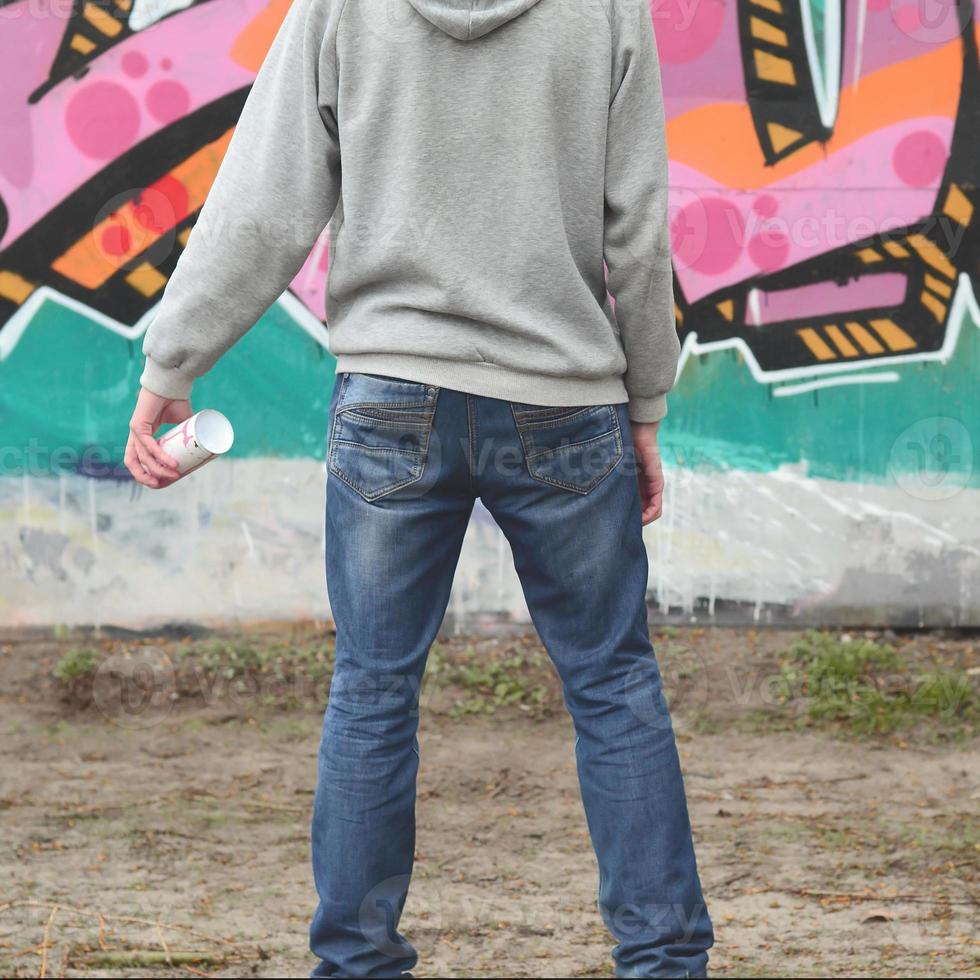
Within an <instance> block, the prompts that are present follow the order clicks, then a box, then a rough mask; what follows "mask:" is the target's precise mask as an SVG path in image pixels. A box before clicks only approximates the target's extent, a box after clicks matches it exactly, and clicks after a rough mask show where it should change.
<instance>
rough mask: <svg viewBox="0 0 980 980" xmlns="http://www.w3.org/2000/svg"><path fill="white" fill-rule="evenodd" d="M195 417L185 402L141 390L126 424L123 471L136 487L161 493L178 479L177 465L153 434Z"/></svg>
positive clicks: (144, 389) (184, 400)
mask: <svg viewBox="0 0 980 980" xmlns="http://www.w3.org/2000/svg"><path fill="white" fill-rule="evenodd" d="M193 414H194V413H193V412H192V411H191V403H190V402H189V401H187V400H186V399H183V400H175V399H172V398H164V397H163V396H162V395H156V394H154V393H153V392H152V391H148V390H147V389H146V388H141V389H140V393H139V398H137V399H136V410H135V411H134V412H133V417H132V419H130V422H129V441H128V442H127V443H126V455H125V457H124V460H125V463H126V468H127V469H128V470H129V472H130V473H132V474H133V477H134V479H135V480H136V482H137V483H142V484H143V486H145V487H152V488H153V489H154V490H161V489H163V487H168V486H170V484H171V483H173V482H174V481H175V480H178V479H180V473H179V472H178V471H177V461H176V460H175V459H174V458H173V456H170V455H169V454H167V453H166V452H164V451H163V450H162V449H161V448H160V446H159V444H158V443H157V441H156V439H154V438H153V434H154V433H155V432H156V431H157V429H159V428H160V426H161V425H164V424H166V423H169V422H172V423H177V422H183V421H184V420H185V419H189V418H190V417H191V415H193Z"/></svg>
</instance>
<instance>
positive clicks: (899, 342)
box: [871, 317, 917, 351]
mask: <svg viewBox="0 0 980 980" xmlns="http://www.w3.org/2000/svg"><path fill="white" fill-rule="evenodd" d="M871 326H872V327H874V328H875V330H877V331H878V336H879V337H881V339H882V340H883V341H884V342H885V344H886V345H887V347H888V349H889V350H893V351H898V350H915V348H916V346H917V345H916V343H915V341H914V340H913V339H912V338H911V337H910V336H909V335H908V334H907V333H906V332H905V331H904V330H903V329H902V328H901V327H900V326H899V325H898V324H897V323H895V321H894V320H889V319H888V318H887V317H885V318H883V319H881V320H872V321H871Z"/></svg>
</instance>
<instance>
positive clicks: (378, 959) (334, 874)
mask: <svg viewBox="0 0 980 980" xmlns="http://www.w3.org/2000/svg"><path fill="white" fill-rule="evenodd" d="M528 395H529V396H532V395H533V391H529V392H528ZM632 460H633V456H632V442H631V439H630V423H629V417H628V415H627V412H626V406H625V405H621V404H619V405H594V406H585V407H579V408H554V407H543V406H540V405H534V404H530V403H528V404H525V403H517V402H507V401H499V400H497V399H494V398H487V397H482V396H476V395H467V394H463V393H461V392H458V391H452V390H449V389H447V388H437V387H433V386H431V385H425V384H418V383H415V382H408V381H401V380H396V379H393V378H381V377H378V376H375V375H368V374H341V375H339V376H338V378H337V384H336V388H335V390H334V394H333V398H332V400H331V405H330V438H329V447H328V460H327V470H328V477H327V506H326V544H327V556H326V564H327V586H328V592H329V596H330V605H331V609H332V611H333V616H334V620H335V622H336V625H337V663H336V670H335V673H334V676H333V681H332V683H331V687H330V700H329V705H328V707H327V710H326V714H325V717H324V722H323V737H322V742H321V746H320V755H319V779H318V785H317V792H316V797H315V802H314V812H313V823H312V834H313V872H314V878H315V881H316V887H317V892H318V894H319V898H320V903H319V907H318V908H317V911H316V914H315V916H314V918H313V922H312V925H311V928H310V947H311V949H312V950H313V952H314V954H316V956H318V957H319V959H320V962H319V964H318V966H317V967H316V968H315V969H314V971H313V972H312V974H311V976H314V977H401V976H404V975H406V974H408V971H410V970H411V969H412V967H413V966H414V965H415V963H416V960H417V957H416V954H415V950H414V949H413V947H412V946H411V945H410V944H409V942H408V941H407V940H406V939H405V938H404V937H403V936H402V935H401V934H400V933H399V932H398V922H399V917H400V915H401V911H402V908H403V906H404V904H405V899H406V895H407V892H408V885H409V879H410V877H411V874H412V859H413V855H414V849H415V777H416V773H417V770H418V762H419V757H418V748H419V746H418V741H417V738H416V730H417V726H418V702H419V691H420V686H421V681H422V674H423V670H424V668H425V662H426V657H427V655H428V651H429V646H430V645H431V643H432V641H433V639H434V638H435V636H436V633H437V631H438V629H439V627H440V625H441V623H442V619H443V616H444V614H445V611H446V606H447V603H448V601H449V594H450V588H451V586H452V582H453V574H454V572H455V569H456V564H457V560H458V558H459V553H460V547H461V545H462V542H463V535H464V532H465V531H466V526H467V522H468V520H469V517H470V512H471V510H472V508H473V504H474V501H475V500H476V498H477V497H479V498H480V499H481V500H482V501H483V503H484V505H485V506H486V508H487V509H488V510H489V511H490V513H491V514H492V515H493V517H494V519H495V520H496V522H497V524H499V525H500V528H501V529H502V530H503V533H504V534H505V535H506V536H507V540H508V541H509V542H510V545H511V548H512V550H513V554H514V562H515V565H516V567H517V572H518V574H519V576H520V580H521V584H522V586H523V589H524V594H525V597H526V599H527V604H528V608H529V610H530V613H531V617H532V620H533V622H534V625H535V627H536V628H537V630H538V633H539V634H540V636H541V639H542V641H543V642H544V645H545V647H546V648H547V650H548V653H549V655H550V657H551V659H552V660H553V662H554V664H555V667H556V668H557V670H558V673H559V676H560V678H561V681H562V687H563V692H564V698H565V704H566V705H567V707H568V710H569V712H570V713H571V717H572V720H573V722H574V727H575V733H576V736H577V737H576V739H575V755H576V761H577V766H578V776H579V783H580V786H581V792H582V799H583V802H584V805H585V812H586V816H587V820H588V826H589V831H590V834H591V837H592V844H593V847H594V848H595V853H596V856H597V858H598V864H599V908H600V911H601V914H602V916H603V918H604V920H605V922H606V924H607V926H608V928H609V930H610V931H611V932H612V934H613V935H614V936H615V937H616V939H617V940H618V945H616V947H615V949H614V950H613V956H614V959H615V963H616V972H617V975H618V976H620V977H697V976H704V975H706V967H707V961H708V954H707V950H708V948H709V947H710V946H711V945H712V927H711V920H710V918H709V916H708V912H707V909H706V907H705V902H704V898H703V896H702V892H701V886H700V882H699V880H698V872H697V866H696V862H695V857H694V848H693V844H692V841H691V827H690V823H689V820H688V812H687V804H686V800H685V796H684V786H683V781H682V778H681V770H680V765H679V763H678V757H677V748H676V745H675V741H674V733H673V729H672V726H671V721H670V715H669V713H668V710H667V705H666V703H665V701H664V699H663V695H662V693H661V683H660V674H659V671H658V669H657V663H656V660H655V658H654V654H653V648H652V646H651V644H650V637H649V630H648V626H647V609H646V603H645V597H646V586H647V555H646V549H645V547H644V543H643V538H642V534H641V522H640V500H639V493H638V488H637V480H636V474H635V467H634V466H633V462H632Z"/></svg>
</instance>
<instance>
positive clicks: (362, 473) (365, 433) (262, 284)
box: [127, 0, 712, 977]
mask: <svg viewBox="0 0 980 980" xmlns="http://www.w3.org/2000/svg"><path fill="white" fill-rule="evenodd" d="M342 173H343V176H341V174H342ZM328 222H329V232H330V241H331V244H332V254H331V265H330V272H329V282H328V290H327V299H326V315H327V322H328V325H329V341H330V348H331V351H332V353H333V354H334V355H335V356H336V358H337V379H336V385H335V388H334V392H333V398H332V402H331V406H330V419H329V424H330V438H329V447H328V453H327V470H328V479H327V508H326V523H327V583H328V590H329V596H330V603H331V610H332V613H333V616H334V619H335V621H336V624H337V664H336V671H335V675H334V678H333V681H332V685H331V689H330V698H329V706H328V708H327V711H326V715H325V718H324V727H323V739H322V743H321V750H320V757H319V782H318V788H317V794H316V800H315V804H314V815H313V828H312V835H313V867H314V876H315V880H316V886H317V890H318V893H319V898H320V903H319V907H318V909H317V912H316V915H315V917H314V921H313V924H312V927H311V931H310V940H311V948H312V950H313V952H314V953H315V954H316V955H317V956H318V957H319V960H320V962H319V964H318V966H317V967H316V969H315V970H314V972H313V974H312V975H313V976H333V977H393V976H405V975H410V974H407V971H409V970H410V969H411V968H412V967H413V965H414V964H415V962H416V955H415V951H414V950H413V948H412V946H411V945H410V944H409V943H408V941H407V940H406V939H404V938H403V937H402V936H401V935H400V934H399V933H398V931H397V926H398V920H399V915H400V913H401V910H402V907H403V905H404V902H405V898H406V894H407V889H408V882H409V877H410V875H411V871H412V860H413V851H414V835H415V813H414V810H415V777H416V771H417V768H418V761H419V755H418V753H419V745H418V741H417V739H416V730H417V724H418V716H417V705H418V694H419V685H420V681H421V677H422V672H423V669H424V666H425V660H426V656H427V653H428V650H429V646H430V644H431V643H432V641H433V638H434V637H435V635H436V632H437V630H438V628H439V626H440V623H441V621H442V618H443V615H444V613H445V609H446V605H447V602H448V598H449V593H450V587H451V584H452V580H453V573H454V570H455V566H456V561H457V558H458V555H459V551H460V547H461V543H462V540H463V534H464V531H465V529H466V526H467V521H468V518H469V515H470V512H471V509H472V507H473V505H474V501H475V499H476V498H477V497H479V498H480V499H481V500H482V502H483V504H484V505H485V506H486V507H487V508H488V510H489V511H490V513H491V514H492V515H493V517H494V518H495V520H496V521H497V523H498V524H499V525H500V527H501V529H502V530H503V533H504V534H505V535H506V536H507V538H508V540H509V542H510V544H511V547H512V550H513V553H514V558H515V564H516V566H517V570H518V572H519V574H520V578H521V582H522V585H523V588H524V592H525V595H526V598H527V602H528V607H529V609H530V612H531V616H532V618H533V621H534V624H535V626H536V627H537V629H538V631H539V633H540V634H541V637H542V639H543V641H544V643H545V645H546V647H547V649H548V651H549V654H550V655H551V657H552V658H553V660H554V662H555V664H556V667H557V669H558V672H559V674H560V676H561V680H562V682H563V689H564V693H565V700H566V704H567V706H568V708H569V710H570V712H571V715H572V719H573V721H574V726H575V731H576V735H577V737H576V741H575V751H576V757H577V762H578V770H579V777H580V783H581V789H582V796H583V800H584V804H585V808H586V814H587V818H588V825H589V829H590V832H591V836H592V842H593V845H594V848H595V852H596V855H597V858H598V863H599V872H600V884H599V905H600V910H601V913H602V915H603V917H604V918H605V921H606V923H607V924H608V926H609V928H610V930H611V931H612V933H613V934H614V935H615V936H616V938H617V939H618V945H617V946H616V948H615V950H614V958H615V962H616V970H617V973H618V975H619V976H622V977H677V976H704V975H706V966H707V958H708V957H707V950H708V948H709V947H710V946H711V944H712V929H711V922H710V919H709V916H708V913H707V910H706V908H705V904H704V899H703V897H702V893H701V887H700V883H699V880H698V873H697V868H696V862H695V856H694V850H693V846H692V841H691V830H690V825H689V821H688V814H687V809H686V802H685V797H684V788H683V783H682V778H681V772H680V768H679V764H678V758H677V751H676V746H675V742H674V735H673V731H672V728H671V723H670V717H669V714H668V712H667V707H666V704H665V703H664V700H663V695H662V692H661V689H660V676H659V673H658V671H657V666H656V661H655V659H654V656H653V650H652V647H651V645H650V639H649V631H648V627H647V613H646V605H645V593H646V584H647V556H646V550H645V547H644V543H643V538H642V525H643V524H644V523H649V522H651V521H654V520H656V519H657V518H658V517H659V516H660V513H661V507H662V498H663V477H662V473H661V465H660V457H659V453H658V450H657V430H658V427H659V424H660V420H661V419H662V417H663V416H664V415H665V413H666V399H665V395H666V392H667V391H668V389H669V388H670V387H671V385H672V383H673V380H674V375H675V372H676V368H677V358H678V340H677V334H676V330H675V326H674V316H673V295H672V273H671V264H670V250H669V247H668V230H667V154H666V148H665V135H664V116H663V102H662V94H661V86H660V69H659V64H658V60H657V51H656V45H655V40H654V35H653V28H652V23H651V17H650V11H649V8H648V7H647V5H646V2H645V0H479V2H478V0H293V3H292V6H291V7H290V9H289V11H288V13H287V15H286V18H285V20H284V22H283V24H282V27H281V28H280V30H279V32H278V34H277V36H276V38H275V40H274V42H273V44H272V47H271V49H270V51H269V54H268V56H267V58H266V59H265V62H264V64H263V66H262V68H261V70H260V72H259V74H258V76H257V78H256V80H255V84H254V87H253V89H252V91H251V93H250V96H249V98H248V100H247V102H246V104H245V108H244V110H243V112H242V116H241V120H240V122H239V124H238V127H237V129H236V130H235V133H234V136H233V138H232V140H231V142H230V145H229V147H228V152H227V155H226V157H225V159H224V161H223V163H222V166H221V168H220V171H219V173H218V176H217V179H216V181H215V183H214V186H213V188H212V190H211V193H210V195H209V197H208V199H207V202H206V204H205V205H204V207H203V209H202V211H201V214H200V216H199V219H198V222H197V225H196V227H195V229H194V232H193V234H192V235H191V236H190V238H189V241H188V244H187V248H186V250H185V251H184V253H183V254H182V256H181V258H180V260H179V262H178V263H177V266H176V269H175V271H174V274H173V276H172V277H171V279H170V282H169V284H168V286H167V289H166V291H165V293H164V296H163V299H162V301H161V304H160V307H159V310H158V312H157V314H156V316H155V319H154V320H153V323H152V324H151V326H150V329H149V330H148V332H147V335H146V340H145V343H144V345H143V351H144V353H145V354H146V365H145V370H144V372H143V375H142V378H141V382H142V385H143V391H142V392H141V394H140V398H139V401H138V404H137V409H136V413H135V415H134V417H133V422H132V425H131V433H132V434H131V439H130V443H129V447H128V450H127V460H128V464H129V466H130V468H131V470H132V472H133V474H134V476H135V477H136V479H137V480H139V481H140V482H141V483H144V484H146V485H147V486H151V487H161V486H165V485H167V484H168V483H169V482H171V481H172V480H173V479H174V477H175V476H176V472H175V471H174V470H173V468H172V465H173V461H172V460H170V459H169V458H168V457H167V455H166V454H165V453H164V452H163V451H162V450H161V449H160V448H159V447H158V446H157V444H156V443H155V442H154V440H153V438H152V434H153V432H155V431H156V428H157V427H158V426H159V424H160V423H161V422H175V421H179V420H181V419H182V418H184V417H186V416H187V415H188V414H189V413H190V411H191V409H190V405H189V402H188V398H189V395H190V391H191V385H192V383H193V381H194V379H195V378H197V377H199V376H200V375H202V374H204V373H205V372H206V371H208V370H209V369H210V367H211V366H212V365H213V364H214V363H215V361H216V360H217V359H218V357H219V356H220V355H221V354H222V353H223V352H224V351H225V350H227V349H228V348H229V347H230V346H231V345H232V344H233V343H234V342H235V341H236V340H237V339H238V338H240V337H241V336H242V334H244V333H245V331H247V330H248V329H249V328H250V327H251V326H252V325H253V324H254V323H255V322H256V320H257V319H258V318H259V317H260V316H261V315H262V313H263V312H264V311H265V309H266V308H267V307H268V306H269V305H270V304H271V303H272V302H273V301H274V300H275V299H276V298H277V297H278V296H279V295H280V294H281V293H282V291H283V290H284V289H286V287H287V286H288V285H289V283H290V281H291V280H292V279H293V277H294V276H295V275H296V274H297V272H298V271H299V269H300V268H301V266H302V264H303V262H304V260H305V259H306V258H307V256H308V255H309V253H310V251H311V249H312V247H313V245H314V243H315V241H316V239H317V237H318V236H319V235H320V233H321V232H322V230H323V229H324V227H326V226H327V225H328ZM604 262H605V264H606V266H607V267H608V273H607V275H605V274H604V269H603V265H604ZM607 280H608V281H607ZM607 289H608V292H607ZM608 293H612V295H613V296H614V297H615V298H616V306H615V310H614V309H613V305H612V303H611V302H610V299H609V295H608ZM634 463H635V464H636V465H634Z"/></svg>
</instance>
